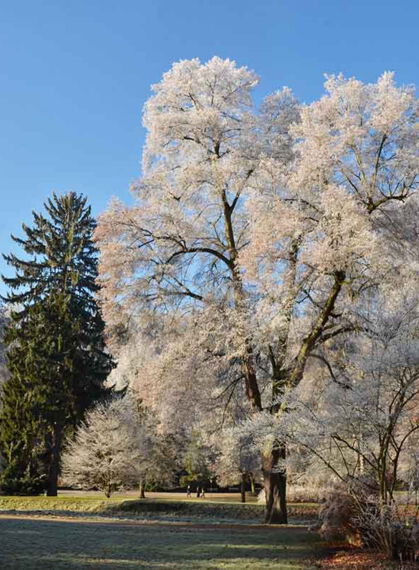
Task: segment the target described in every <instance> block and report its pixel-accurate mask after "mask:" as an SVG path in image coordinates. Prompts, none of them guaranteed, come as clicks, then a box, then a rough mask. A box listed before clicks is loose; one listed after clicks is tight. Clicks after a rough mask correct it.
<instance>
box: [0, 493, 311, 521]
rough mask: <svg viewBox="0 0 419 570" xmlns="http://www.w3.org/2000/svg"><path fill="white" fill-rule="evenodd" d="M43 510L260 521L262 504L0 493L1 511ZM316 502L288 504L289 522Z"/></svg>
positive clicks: (303, 517) (305, 517)
mask: <svg viewBox="0 0 419 570" xmlns="http://www.w3.org/2000/svg"><path fill="white" fill-rule="evenodd" d="M2 511H3V512H4V513H7V512H14V511H19V512H25V513H27V514H31V513H37V512H40V511H41V512H45V511H47V512H48V514H55V515H64V514H66V515H70V514H74V515H83V514H97V515H102V516H116V515H121V516H124V517H130V518H132V517H137V518H138V517H146V518H149V517H153V518H160V519H161V518H162V517H163V518H165V517H166V518H167V517H169V518H170V517H172V518H173V517H176V518H179V517H180V518H189V519H190V518H199V519H205V520H208V521H211V520H212V522H215V521H218V520H230V521H235V520H237V521H240V520H248V521H253V522H260V521H261V520H262V519H263V505H261V504H258V503H254V502H249V503H246V504H242V503H240V502H238V501H232V500H231V499H230V500H229V501H226V500H225V498H223V497H217V496H215V497H211V498H208V499H205V500H204V501H202V500H200V499H195V500H194V499H190V500H186V499H185V498H184V497H183V496H182V495H179V494H178V495H174V494H164V493H152V494H150V495H149V498H147V499H145V500H144V499H142V500H138V498H136V497H135V495H132V494H131V495H114V496H113V497H112V498H110V499H106V498H104V496H103V495H101V494H95V495H81V494H78V495H59V496H58V497H44V496H38V497H16V496H14V497H4V496H0V513H1V512H2ZM317 511H318V505H316V504H313V503H295V504H290V505H289V513H290V519H291V521H292V522H303V521H305V522H306V521H310V520H313V519H314V518H316V516H317Z"/></svg>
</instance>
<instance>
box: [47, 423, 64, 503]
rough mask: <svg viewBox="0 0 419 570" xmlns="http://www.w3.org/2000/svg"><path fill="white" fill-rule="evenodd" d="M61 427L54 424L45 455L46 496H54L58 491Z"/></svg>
mask: <svg viewBox="0 0 419 570" xmlns="http://www.w3.org/2000/svg"><path fill="white" fill-rule="evenodd" d="M61 442H62V428H61V426H57V425H56V426H54V429H53V433H52V434H51V440H50V449H49V452H48V456H47V466H46V467H47V496H48V497H56V496H57V492H58V475H59V473H60V456H61Z"/></svg>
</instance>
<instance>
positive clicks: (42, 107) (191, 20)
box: [0, 0, 419, 291]
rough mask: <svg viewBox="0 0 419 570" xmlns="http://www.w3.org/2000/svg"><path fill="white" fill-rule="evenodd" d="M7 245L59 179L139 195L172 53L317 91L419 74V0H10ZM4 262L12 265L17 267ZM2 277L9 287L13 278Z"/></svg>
mask: <svg viewBox="0 0 419 570" xmlns="http://www.w3.org/2000/svg"><path fill="white" fill-rule="evenodd" d="M0 8H1V12H0V14H1V17H0V41H1V50H0V74H1V79H0V81H1V89H0V125H1V135H0V194H1V209H0V251H1V252H9V251H10V250H11V248H12V244H11V240H10V238H9V235H10V233H11V232H13V233H16V234H19V232H20V224H21V222H22V221H26V222H30V220H31V211H32V210H33V209H37V210H39V209H41V208H42V202H43V201H44V199H45V198H46V197H47V196H48V195H49V194H50V193H51V192H52V191H53V190H55V191H57V192H64V191H66V190H76V191H78V192H83V193H85V194H87V195H88V196H89V199H90V201H91V203H92V204H93V208H94V212H95V213H96V214H97V213H99V212H100V211H101V210H103V209H104V208H105V207H106V204H107V203H108V201H109V199H110V197H111V196H114V195H117V196H119V197H121V198H123V199H126V200H129V192H128V188H129V185H130V182H131V181H132V180H133V179H135V178H136V177H137V176H138V174H139V171H140V166H139V162H140V158H141V148H142V145H143V140H144V131H143V129H142V127H141V109H142V106H143V104H144V102H145V101H146V99H147V98H148V97H149V95H150V84H152V83H155V82H157V81H159V78H160V76H161V74H162V73H163V72H164V71H166V70H167V69H168V68H169V67H170V65H171V63H172V62H173V61H177V60H179V59H189V58H193V57H199V58H200V59H201V60H202V61H206V60H207V59H209V58H210V57H212V56H213V55H219V56H221V57H229V58H231V59H235V60H236V61H237V62H238V63H239V64H241V65H247V66H249V67H250V68H252V69H254V70H255V71H256V72H257V73H258V74H259V75H260V77H261V84H260V87H259V88H258V91H257V96H262V95H264V94H266V93H268V92H270V91H273V90H275V89H277V88H280V87H282V86H283V85H288V86H289V87H291V88H292V89H293V90H294V92H295V93H296V95H297V96H298V97H299V98H300V99H301V100H302V101H305V102H309V101H312V100H313V99H315V98H317V97H319V96H320V95H321V93H322V90H323V88H322V83H323V74H324V73H338V72H343V73H344V74H346V75H355V76H357V77H358V78H360V79H362V80H363V81H374V80H375V79H376V78H377V76H378V75H380V74H381V73H382V72H383V71H385V70H394V71H395V72H396V76H397V79H398V81H399V82H400V83H404V84H405V83H415V84H417V85H418V84H419V66H418V53H419V49H418V48H419V46H418V43H419V42H418V36H419V34H418V33H417V22H418V18H419V3H418V2H417V0H399V1H398V2H396V1H395V0H394V1H389V0H364V1H360V0H318V1H316V0H311V1H310V0H300V1H298V0H294V1H292V0H259V1H255V0H211V1H209V0H195V1H193V0H150V1H149V2H146V1H144V0H53V1H52V0H26V1H19V0H0ZM5 271H6V269H5V266H4V264H3V262H2V261H0V272H5ZM0 290H2V291H4V288H2V286H0Z"/></svg>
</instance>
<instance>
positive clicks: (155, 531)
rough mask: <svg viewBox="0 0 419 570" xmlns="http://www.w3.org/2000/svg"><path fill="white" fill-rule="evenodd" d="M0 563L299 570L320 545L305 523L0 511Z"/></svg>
mask: <svg viewBox="0 0 419 570" xmlns="http://www.w3.org/2000/svg"><path fill="white" fill-rule="evenodd" d="M0 536H1V542H2V548H1V549H0V568H2V569H4V570H6V569H11V570H12V569H16V570H18V569H19V570H20V569H22V570H27V569H28V570H30V569H35V568H36V569H45V570H47V569H51V570H52V569H54V570H62V569H72V570H76V569H77V570H78V569H84V568H86V569H87V568H90V569H92V568H115V569H127V568H130V569H131V568H132V569H134V568H150V569H152V568H161V569H167V570H169V569H172V570H173V569H184V570H192V569H194V570H195V569H196V570H201V569H216V568H220V569H221V568H222V569H231V570H232V569H235V570H242V569H247V568H252V569H257V570H273V569H275V570H298V569H302V568H306V567H307V566H308V559H310V558H313V557H316V555H317V553H318V549H319V548H320V547H321V545H320V542H319V539H318V537H317V536H316V535H315V534H314V533H309V532H307V531H306V530H305V529H304V528H302V527H287V528H280V527H270V528H267V527H262V526H259V527H256V526H234V525H218V526H217V525H196V524H195V525H187V524H178V525H177V524H161V523H158V524H155V523H154V524H153V523H149V524H144V523H139V522H134V521H131V522H127V521H126V522H118V521H113V520H112V521H111V520H108V521H103V520H102V521H92V520H88V519H85V520H75V519H72V520H71V519H70V520H65V519H57V520H46V519H42V518H24V517H12V516H7V515H2V516H0Z"/></svg>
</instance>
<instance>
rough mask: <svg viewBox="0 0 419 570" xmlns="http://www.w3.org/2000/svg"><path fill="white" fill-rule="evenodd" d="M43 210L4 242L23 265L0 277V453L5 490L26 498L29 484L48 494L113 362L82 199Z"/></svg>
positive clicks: (14, 262) (10, 258) (54, 202)
mask: <svg viewBox="0 0 419 570" xmlns="http://www.w3.org/2000/svg"><path fill="white" fill-rule="evenodd" d="M45 209H46V215H44V214H38V213H36V212H35V213H34V222H33V226H32V227H29V226H26V225H24V226H23V230H24V232H25V235H26V237H25V238H24V239H21V238H13V239H14V240H15V242H16V243H17V244H18V245H20V246H21V247H22V249H23V251H24V252H25V253H26V254H27V258H26V259H20V258H19V257H17V256H16V255H14V254H11V255H7V256H5V259H6V261H7V262H8V264H9V265H10V266H11V267H13V268H14V270H15V275H14V276H13V277H7V278H6V277H5V278H4V281H5V283H6V284H7V285H8V286H9V288H10V292H9V294H8V296H7V297H6V301H7V302H8V303H10V304H11V306H12V309H13V310H12V322H11V324H10V326H9V327H8V329H7V333H6V343H7V345H8V347H9V350H8V353H7V361H8V368H9V371H10V378H9V379H8V380H7V381H6V382H5V383H4V385H3V387H2V397H1V399H2V411H1V416H0V446H1V450H2V454H3V456H4V457H5V458H6V460H7V466H6V469H5V471H4V473H3V480H2V486H3V487H4V488H7V489H8V490H9V491H10V492H12V491H13V492H23V491H25V490H26V492H28V490H29V488H30V487H31V484H30V483H29V487H28V481H29V482H30V480H31V478H34V479H35V480H36V481H37V482H40V481H41V482H42V481H43V483H42V484H43V485H44V486H45V487H46V489H47V492H48V494H50V495H55V494H56V492H57V478H58V474H59V460H60V453H61V448H62V444H63V440H64V437H65V435H66V432H68V431H71V430H72V429H74V427H75V426H76V425H77V423H78V422H79V421H80V420H81V419H82V418H83V416H84V413H85V411H86V410H87V409H89V408H90V407H91V406H92V405H93V404H94V403H95V402H96V401H97V400H99V399H100V398H101V397H103V396H104V395H105V394H106V389H105V387H104V382H105V380H106V377H107V375H108V373H109V371H110V369H111V367H112V362H111V359H110V357H109V355H108V354H107V353H106V351H105V347H104V337H103V330H104V323H103V320H102V318H101V315H100V312H99V309H98V307H97V305H96V301H95V297H94V296H95V294H96V292H97V289H98V286H97V284H96V283H95V278H96V275H97V259H96V248H95V246H94V244H93V241H92V232H93V230H94V227H95V221H94V219H93V218H92V216H91V211H90V207H89V206H87V203H86V198H84V197H83V196H78V195H76V194H75V193H73V192H70V193H69V194H66V195H63V196H56V195H54V196H53V198H52V199H49V200H48V201H47V202H46V204H45ZM21 483H22V485H21ZM37 485H38V483H37ZM20 486H21V487H22V489H20ZM23 487H24V488H25V489H23Z"/></svg>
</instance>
